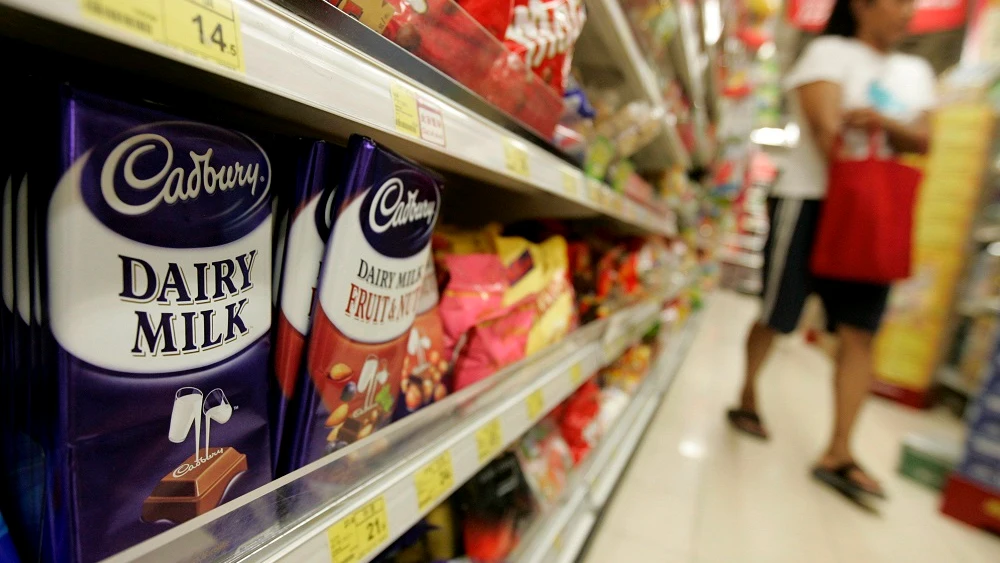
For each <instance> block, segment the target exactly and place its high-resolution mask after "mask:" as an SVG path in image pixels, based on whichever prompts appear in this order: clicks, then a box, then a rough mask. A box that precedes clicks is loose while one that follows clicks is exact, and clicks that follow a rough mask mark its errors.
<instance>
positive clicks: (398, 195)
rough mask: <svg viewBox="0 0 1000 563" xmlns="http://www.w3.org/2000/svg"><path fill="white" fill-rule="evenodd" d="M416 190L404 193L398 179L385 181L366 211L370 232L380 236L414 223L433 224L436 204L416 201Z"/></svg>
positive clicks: (401, 183)
mask: <svg viewBox="0 0 1000 563" xmlns="http://www.w3.org/2000/svg"><path fill="white" fill-rule="evenodd" d="M418 193H419V192H418V190H411V191H409V192H407V191H406V188H405V187H404V186H403V181H402V180H400V179H399V178H390V179H389V180H386V182H385V183H383V184H382V185H381V186H379V189H378V191H377V192H376V193H375V197H374V198H373V199H372V204H371V208H370V210H369V211H368V225H369V227H371V230H372V231H374V232H376V233H378V234H382V233H384V232H386V231H387V230H389V229H390V228H392V227H401V226H403V225H406V224H408V223H412V222H414V221H426V222H427V224H428V225H430V224H433V223H434V218H435V217H436V216H437V203H436V202H433V201H427V200H424V201H417V195H418Z"/></svg>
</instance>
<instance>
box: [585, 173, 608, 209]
mask: <svg viewBox="0 0 1000 563" xmlns="http://www.w3.org/2000/svg"><path fill="white" fill-rule="evenodd" d="M602 191H604V188H603V187H601V183H600V182H598V181H597V180H594V179H591V180H589V181H588V182H587V199H589V200H590V201H591V202H593V203H595V204H598V205H600V203H601V192H602Z"/></svg>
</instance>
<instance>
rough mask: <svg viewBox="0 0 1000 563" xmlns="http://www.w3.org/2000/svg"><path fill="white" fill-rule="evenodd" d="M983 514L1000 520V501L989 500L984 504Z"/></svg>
mask: <svg viewBox="0 0 1000 563" xmlns="http://www.w3.org/2000/svg"><path fill="white" fill-rule="evenodd" d="M983 512H985V513H986V514H989V515H990V516H992V517H993V518H1000V500H997V499H993V498H991V499H988V500H987V501H986V502H984V503H983Z"/></svg>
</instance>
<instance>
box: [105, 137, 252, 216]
mask: <svg viewBox="0 0 1000 563" xmlns="http://www.w3.org/2000/svg"><path fill="white" fill-rule="evenodd" d="M154 151H165V152H166V158H165V159H164V161H163V166H162V168H160V169H159V170H157V171H155V173H154V174H153V175H151V176H149V177H139V176H138V175H137V174H136V161H137V160H138V159H139V158H140V157H142V156H144V155H146V154H147V153H151V152H154ZM212 152H213V151H212V149H208V150H206V151H205V152H204V153H203V154H198V153H196V152H194V151H191V152H189V153H188V155H189V156H190V158H191V162H192V164H193V168H192V169H191V170H190V172H188V171H186V170H185V169H184V168H182V167H180V166H177V167H174V148H173V146H172V145H171V144H170V141H168V140H167V139H166V138H165V137H163V136H162V135H156V134H154V133H143V134H139V135H135V136H133V137H129V138H128V139H126V140H125V141H123V142H121V143H120V144H119V145H118V146H117V147H115V148H114V150H112V151H111V153H110V154H108V157H107V160H105V162H104V167H103V168H102V169H101V194H102V195H103V196H104V200H105V201H106V202H107V203H108V205H109V206H110V207H111V208H112V209H114V210H115V211H117V212H118V213H121V214H122V215H142V214H144V213H147V212H149V211H151V210H152V209H155V208H156V207H157V206H158V205H160V204H161V203H166V204H167V205H171V204H174V203H176V202H178V201H186V200H192V199H195V198H197V197H198V196H199V195H201V193H202V191H204V192H205V193H207V194H209V195H211V194H213V193H215V192H216V190H218V191H220V192H225V191H228V190H231V189H234V188H243V187H246V186H249V187H250V193H251V195H255V191H256V187H257V183H258V182H261V181H264V180H265V179H264V178H262V177H258V176H259V173H260V164H259V163H253V164H250V165H244V164H242V163H240V162H239V161H237V162H234V163H232V164H229V165H223V166H220V167H218V168H216V167H214V166H212ZM119 167H120V168H121V172H122V176H123V177H124V180H125V184H126V185H127V186H128V187H129V188H131V189H133V190H136V191H147V190H158V192H157V193H156V195H154V196H153V197H152V198H151V199H149V200H148V201H146V202H144V203H140V204H131V203H126V202H124V201H122V199H121V197H119V195H118V192H117V190H116V187H117V186H116V185H115V175H116V172H117V171H118V169H119Z"/></svg>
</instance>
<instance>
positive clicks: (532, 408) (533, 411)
mask: <svg viewBox="0 0 1000 563" xmlns="http://www.w3.org/2000/svg"><path fill="white" fill-rule="evenodd" d="M524 404H525V405H526V406H527V407H528V418H529V419H531V420H535V419H536V418H538V417H539V416H540V415H541V414H542V411H543V410H545V396H544V395H542V390H541V389H536V390H535V391H534V392H533V393H532V394H530V395H528V398H527V399H525V400H524Z"/></svg>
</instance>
